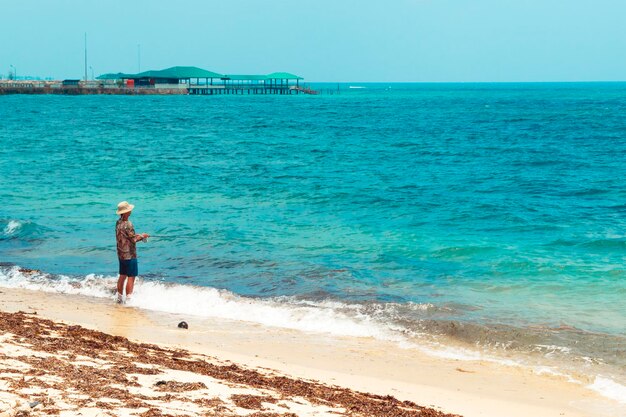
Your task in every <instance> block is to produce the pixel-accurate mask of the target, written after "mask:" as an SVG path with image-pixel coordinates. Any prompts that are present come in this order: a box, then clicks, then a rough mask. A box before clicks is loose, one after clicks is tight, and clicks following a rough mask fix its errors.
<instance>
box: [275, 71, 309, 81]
mask: <svg viewBox="0 0 626 417" xmlns="http://www.w3.org/2000/svg"><path fill="white" fill-rule="evenodd" d="M267 79H268V80H304V78H302V77H300V76H298V75H295V74H291V73H289V72H273V73H271V74H267Z"/></svg>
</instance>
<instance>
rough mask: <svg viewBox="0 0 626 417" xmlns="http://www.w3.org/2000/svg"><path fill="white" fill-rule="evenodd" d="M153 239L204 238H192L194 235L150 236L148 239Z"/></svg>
mask: <svg viewBox="0 0 626 417" xmlns="http://www.w3.org/2000/svg"><path fill="white" fill-rule="evenodd" d="M153 237H156V238H161V239H205V238H206V237H205V236H194V235H150V237H149V238H148V239H151V238H153Z"/></svg>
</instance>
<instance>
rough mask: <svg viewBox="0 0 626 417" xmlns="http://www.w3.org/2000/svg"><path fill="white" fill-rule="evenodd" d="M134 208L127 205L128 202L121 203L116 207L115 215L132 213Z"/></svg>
mask: <svg viewBox="0 0 626 417" xmlns="http://www.w3.org/2000/svg"><path fill="white" fill-rule="evenodd" d="M134 208H135V206H134V205H132V204H128V201H122V202H121V203H119V204H118V205H117V211H116V213H117V214H124V213H128V212H129V211H133V209H134Z"/></svg>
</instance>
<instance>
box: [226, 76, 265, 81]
mask: <svg viewBox="0 0 626 417" xmlns="http://www.w3.org/2000/svg"><path fill="white" fill-rule="evenodd" d="M222 80H234V81H240V80H253V81H257V80H259V81H262V80H267V75H242V74H225V75H224V76H223V77H222Z"/></svg>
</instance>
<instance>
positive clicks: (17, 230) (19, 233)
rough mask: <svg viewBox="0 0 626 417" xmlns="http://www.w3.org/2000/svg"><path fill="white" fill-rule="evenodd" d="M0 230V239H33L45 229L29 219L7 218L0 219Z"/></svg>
mask: <svg viewBox="0 0 626 417" xmlns="http://www.w3.org/2000/svg"><path fill="white" fill-rule="evenodd" d="M0 230H1V232H0V240H12V239H26V240H34V239H38V238H40V237H41V236H42V235H43V233H44V232H45V231H46V230H47V229H46V228H45V227H43V226H40V225H38V224H36V223H33V222H30V221H22V220H15V219H9V220H0Z"/></svg>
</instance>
